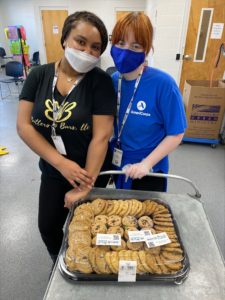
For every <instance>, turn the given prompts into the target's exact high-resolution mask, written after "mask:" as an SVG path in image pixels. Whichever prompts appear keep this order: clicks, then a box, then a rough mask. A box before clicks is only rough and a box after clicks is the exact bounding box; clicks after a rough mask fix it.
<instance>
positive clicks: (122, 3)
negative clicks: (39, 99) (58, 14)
mask: <svg viewBox="0 0 225 300" xmlns="http://www.w3.org/2000/svg"><path fill="white" fill-rule="evenodd" d="M145 5H146V0H139V1H137V0H76V1H74V0H67V1H60V0H59V1H47V0H37V1H35V2H34V6H35V18H36V24H37V25H38V26H37V30H38V37H39V49H40V58H41V61H42V62H45V61H46V56H45V49H44V48H43V40H44V37H43V32H42V27H41V18H40V11H41V10H42V9H49V8H50V7H52V9H58V8H59V9H68V12H69V14H70V13H73V12H75V11H78V10H88V11H91V12H93V13H95V14H97V15H98V16H99V17H100V18H101V19H102V20H103V22H104V23H105V25H106V28H107V30H108V33H109V34H110V33H111V31H112V28H113V26H114V24H115V20H116V19H115V12H116V11H117V10H125V11H126V10H145ZM109 52H110V45H108V47H107V49H106V51H105V52H104V54H103V55H102V57H101V67H102V68H103V69H104V70H105V69H106V68H107V67H109V66H112V65H113V61H112V58H111V56H110V53H109Z"/></svg>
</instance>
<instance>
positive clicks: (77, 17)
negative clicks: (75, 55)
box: [61, 11, 108, 53]
mask: <svg viewBox="0 0 225 300" xmlns="http://www.w3.org/2000/svg"><path fill="white" fill-rule="evenodd" d="M80 21H82V22H87V23H89V24H91V25H93V26H94V27H96V28H97V29H98V31H99V33H100V35H101V40H102V47H101V53H103V52H104V51H105V49H106V47H107V44H108V33H107V30H106V27H105V25H104V23H103V22H102V20H100V19H99V17H98V16H96V15H95V14H93V13H91V12H88V11H77V12H75V13H73V14H72V15H69V16H68V17H67V18H66V20H65V22H64V25H63V29H62V36H61V45H62V47H63V49H64V48H65V47H64V46H63V43H64V41H65V40H66V38H67V37H68V35H69V34H70V32H71V30H72V29H74V28H75V27H76V25H77V23H78V22H80Z"/></svg>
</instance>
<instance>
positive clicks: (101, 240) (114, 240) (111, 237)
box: [96, 233, 121, 246]
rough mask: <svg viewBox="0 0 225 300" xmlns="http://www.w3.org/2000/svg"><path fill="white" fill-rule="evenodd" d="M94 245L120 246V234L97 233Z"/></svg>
mask: <svg viewBox="0 0 225 300" xmlns="http://www.w3.org/2000/svg"><path fill="white" fill-rule="evenodd" d="M96 245H104V246H121V235H120V234H103V233H97V237H96Z"/></svg>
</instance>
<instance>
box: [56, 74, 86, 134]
mask: <svg viewBox="0 0 225 300" xmlns="http://www.w3.org/2000/svg"><path fill="white" fill-rule="evenodd" d="M83 77H84V76H79V78H77V80H76V81H75V82H74V83H73V86H72V87H71V89H70V90H69V92H68V94H67V95H66V97H65V98H64V99H63V101H62V103H61V104H60V106H59V108H58V109H57V101H56V100H55V97H54V91H55V87H56V83H57V80H58V71H56V72H55V75H54V79H53V83H52V106H53V122H52V126H51V127H52V136H56V131H55V128H56V122H57V120H58V119H59V118H60V117H61V115H62V112H63V106H64V104H65V102H66V100H67V99H68V97H69V95H70V94H71V93H72V91H73V90H74V88H75V87H76V86H77V85H78V83H79V82H80V81H81V80H82V79H83Z"/></svg>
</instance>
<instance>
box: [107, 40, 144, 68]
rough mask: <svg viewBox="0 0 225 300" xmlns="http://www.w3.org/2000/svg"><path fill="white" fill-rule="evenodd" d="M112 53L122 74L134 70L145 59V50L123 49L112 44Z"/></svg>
mask: <svg viewBox="0 0 225 300" xmlns="http://www.w3.org/2000/svg"><path fill="white" fill-rule="evenodd" d="M110 53H111V56H112V58H113V60H114V63H115V66H116V68H117V70H118V71H119V72H120V73H121V74H124V73H129V72H132V71H134V70H135V69H137V68H138V67H139V66H140V65H141V64H142V63H143V62H144V61H145V53H144V52H135V51H132V50H129V49H121V48H118V47H116V46H112V48H111V52H110Z"/></svg>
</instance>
